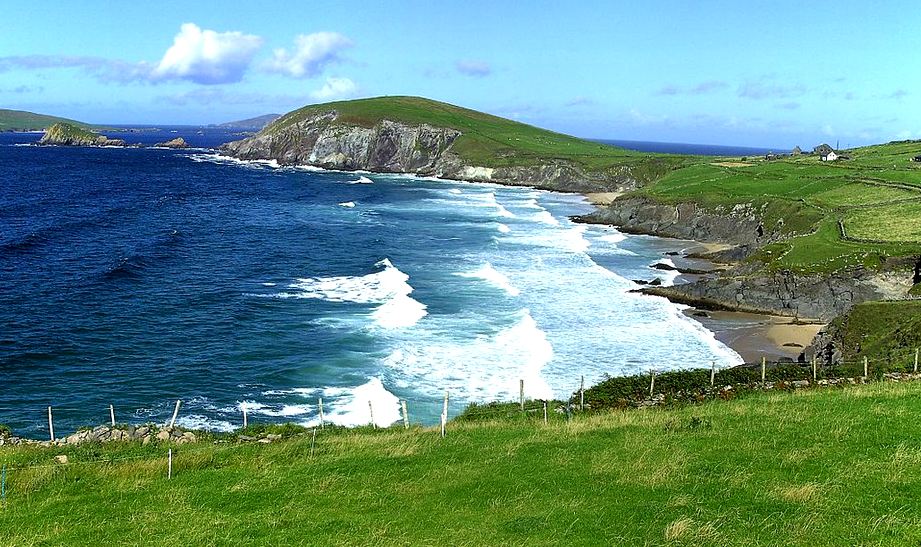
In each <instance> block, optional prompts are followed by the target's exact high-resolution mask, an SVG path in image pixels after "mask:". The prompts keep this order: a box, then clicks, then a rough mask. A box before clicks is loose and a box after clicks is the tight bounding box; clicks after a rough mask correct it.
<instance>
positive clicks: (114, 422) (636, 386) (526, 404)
mask: <svg viewBox="0 0 921 547" xmlns="http://www.w3.org/2000/svg"><path fill="white" fill-rule="evenodd" d="M760 365H761V367H760V382H765V383H770V382H794V381H800V382H802V381H804V380H805V381H810V380H811V381H814V382H819V381H824V380H830V379H841V378H860V379H861V381H868V380H870V379H880V378H881V376H882V375H884V374H886V373H906V372H907V373H917V372H918V367H919V350H917V349H910V348H906V349H904V350H902V351H899V352H891V353H889V354H886V355H884V356H880V357H876V358H873V359H870V358H869V357H864V358H862V359H857V360H854V359H851V360H845V361H839V362H836V363H834V364H823V363H822V362H821V361H820V360H819V359H818V358H817V356H813V358H812V361H811V362H805V363H803V362H801V363H790V362H771V363H768V362H767V360H766V359H763V360H762V362H761V364H760ZM757 367H758V365H757V364H748V365H743V366H740V367H718V366H717V365H716V363H715V362H714V363H712V364H711V367H710V368H709V369H701V368H697V369H679V370H668V371H661V372H660V371H659V370H657V369H654V368H653V369H650V370H649V371H648V373H647V374H639V375H633V376H629V377H614V378H610V377H606V378H605V379H603V380H602V381H601V382H599V383H598V384H596V385H595V386H593V387H591V388H588V389H586V388H585V377H584V376H582V377H581V381H580V382H573V385H574V387H575V389H574V391H573V393H572V395H571V396H570V397H568V398H566V399H549V398H548V399H531V398H528V397H526V395H525V394H526V391H525V385H524V380H521V381H520V384H519V397H518V400H517V401H505V402H493V403H485V404H483V403H470V404H467V405H466V406H465V407H464V408H463V409H462V411H460V412H458V411H457V410H456V404H455V407H454V409H455V410H454V413H453V415H451V406H450V405H449V402H450V393H446V394H445V396H444V397H443V398H434V397H424V398H400V399H399V402H398V403H397V406H398V412H397V414H396V416H397V417H396V418H394V416H395V413H394V409H393V406H392V405H391V404H388V405H387V406H386V407H381V406H378V407H377V408H375V402H373V401H370V400H368V401H367V416H366V420H363V419H362V418H361V415H360V414H361V413H360V412H356V411H355V410H354V409H353V411H352V413H351V415H350V416H349V420H348V423H347V425H350V426H358V427H361V426H368V427H372V428H376V427H388V426H394V425H395V426H399V425H401V424H402V425H403V426H404V427H409V426H410V425H413V426H431V425H439V424H440V426H441V430H442V434H444V430H445V427H446V425H445V424H446V422H447V421H448V420H449V419H454V418H460V419H464V420H475V419H479V418H488V417H500V416H505V417H509V416H514V415H519V416H523V417H532V416H538V417H540V416H541V415H543V419H544V420H545V421H546V420H547V419H548V417H549V416H550V415H554V414H565V415H567V416H569V415H571V414H572V413H573V412H576V411H583V410H584V409H585V407H586V394H587V393H597V392H598V391H599V390H600V389H602V388H603V386H604V385H605V382H615V383H620V384H629V386H630V388H631V389H632V390H633V394H634V395H633V396H634V398H636V397H645V396H646V395H647V393H646V392H647V390H646V388H645V386H646V385H647V384H648V397H649V398H652V397H654V396H656V395H658V394H663V393H668V392H669V391H675V390H676V389H680V388H681V387H682V385H684V387H695V388H696V387H701V386H702V387H704V388H705V387H706V378H705V374H707V373H709V383H710V386H711V387H713V386H716V385H717V384H727V383H729V385H732V384H733V383H736V384H737V383H743V382H746V383H749V384H751V383H753V382H758V381H759V374H758V369H757ZM692 376H693V378H691V377H692ZM676 378H677V380H676ZM657 380H658V385H656V383H657ZM640 387H642V389H640ZM174 402H175V406H173V404H172V403H173V401H170V402H168V403H165V404H160V405H157V408H161V409H165V408H169V409H170V411H171V412H170V418H169V419H168V420H165V421H164V420H163V417H164V414H165V413H164V412H163V410H161V411H160V412H159V413H158V415H157V416H156V417H154V419H151V416H149V415H143V414H142V413H140V412H139V411H136V410H135V411H132V412H129V413H128V414H127V416H128V419H127V420H126V419H125V414H124V413H123V412H120V411H119V408H117V407H115V405H97V408H96V409H91V407H80V406H74V405H72V404H69V405H64V406H56V405H48V406H37V405H34V404H33V405H29V406H27V407H23V406H10V405H0V424H3V423H4V422H3V416H4V415H5V414H10V413H16V414H17V415H20V416H21V415H23V414H29V415H33V416H36V417H38V416H42V421H41V422H39V421H38V420H36V421H35V422H34V423H36V424H38V423H44V424H45V425H43V426H33V427H32V428H31V430H32V431H42V430H43V431H44V432H45V434H46V435H47V436H46V437H45V438H46V439H47V442H50V443H54V442H59V443H60V442H61V441H62V440H64V439H65V438H66V437H67V436H59V435H57V434H56V433H59V432H60V431H55V422H56V421H58V422H59V423H60V422H63V423H64V424H67V426H69V427H73V425H74V423H75V422H77V421H82V422H86V421H87V420H90V421H91V422H94V425H98V424H106V425H108V426H111V427H118V428H123V429H124V428H131V427H142V426H147V425H152V426H154V427H158V428H163V427H173V426H175V425H176V424H177V422H178V423H180V424H181V423H183V421H182V418H183V417H184V416H183V415H182V414H181V411H183V410H185V409H183V408H182V404H183V402H182V401H181V400H175V401H174ZM362 403H363V401H362ZM279 404H281V403H279ZM378 404H379V403H378ZM300 406H302V407H303V408H302V410H303V413H301V414H297V415H292V416H287V417H289V418H295V419H296V423H297V424H299V425H302V426H305V427H321V428H322V427H324V426H327V425H330V426H336V425H343V424H344V420H343V419H342V417H341V415H336V414H335V413H333V414H330V413H329V412H328V411H329V410H330V409H331V408H330V406H329V401H327V407H326V410H327V413H325V414H324V402H323V399H322V398H317V399H316V400H313V401H306V404H301V405H300ZM149 408H150V407H149V406H148V407H145V412H146V411H147V410H149ZM88 410H90V411H89V412H88ZM195 412H201V410H200V409H195ZM375 412H377V413H378V414H377V416H378V419H377V420H376V419H375ZM516 413H517V414H516ZM68 414H71V415H74V414H75V415H76V416H77V417H76V418H75V417H73V416H70V417H68ZM91 416H97V417H98V419H94V418H91ZM219 416H220V418H221V419H222V421H223V423H228V424H230V429H229V430H227V429H226V428H225V430H224V431H223V432H224V433H232V432H234V431H237V432H238V431H240V430H243V429H245V428H247V427H248V426H251V425H260V424H262V425H267V424H279V423H285V422H283V421H281V420H278V419H277V418H279V417H284V416H279V415H278V413H269V414H266V413H265V412H264V409H263V412H262V413H260V412H259V410H258V409H255V408H249V407H248V405H247V403H246V402H245V401H243V402H238V403H237V405H236V412H226V411H224V412H221V413H220V414H219ZM418 416H422V417H423V418H422V419H420V418H418ZM414 417H415V418H414ZM45 418H46V419H45ZM62 418H63V419H62ZM436 419H437V421H435V420H436ZM288 422H289V423H290V422H291V420H288ZM82 429H87V428H85V427H84V428H79V429H78V431H79V430H82ZM184 429H187V430H188V429H192V430H194V428H184ZM12 433H13V432H11V431H9V430H8V429H7V430H6V431H4V429H3V428H2V426H0V437H2V436H3V435H4V434H6V436H7V437H9V436H11V435H12Z"/></svg>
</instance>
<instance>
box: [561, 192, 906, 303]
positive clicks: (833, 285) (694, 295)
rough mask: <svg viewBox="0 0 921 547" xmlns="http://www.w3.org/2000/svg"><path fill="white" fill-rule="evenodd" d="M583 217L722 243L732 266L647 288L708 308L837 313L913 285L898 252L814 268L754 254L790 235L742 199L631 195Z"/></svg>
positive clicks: (717, 255) (900, 294)
mask: <svg viewBox="0 0 921 547" xmlns="http://www.w3.org/2000/svg"><path fill="white" fill-rule="evenodd" d="M576 220H578V221H582V222H591V223H601V224H610V225H613V226H617V227H618V228H619V229H620V230H622V231H624V232H626V233H638V234H649V235H656V236H662V237H674V238H681V239H692V240H695V241H701V242H705V243H722V244H725V245H726V248H724V249H721V250H718V251H715V252H712V253H709V254H708V255H707V258H710V259H712V260H714V261H717V262H722V263H725V264H727V265H728V266H729V267H728V268H726V269H725V270H723V271H721V272H719V274H718V275H714V276H709V277H704V278H702V279H699V280H697V281H695V282H693V283H688V284H684V285H677V286H673V287H651V288H646V289H643V291H642V292H644V293H647V294H655V295H659V296H665V297H667V298H669V299H670V300H672V301H675V302H679V303H683V304H688V305H693V306H697V307H700V308H704V309H724V310H738V311H751V312H758V313H772V314H780V315H789V316H793V317H798V318H802V319H817V320H821V321H829V320H831V319H832V318H834V317H836V316H838V315H840V314H842V313H845V312H847V311H848V310H849V309H850V308H851V307H852V306H853V305H854V304H858V303H861V302H866V301H871V300H887V299H901V298H904V297H905V296H906V295H907V293H908V291H909V290H910V289H911V287H912V264H913V262H912V260H911V259H903V260H891V261H890V262H889V263H887V264H884V265H883V267H882V268H881V269H879V270H870V269H866V268H859V267H858V268H853V269H850V270H848V271H841V272H834V273H821V274H818V273H816V274H808V273H801V272H795V271H792V270H784V269H778V268H772V267H766V266H765V265H764V264H763V263H760V262H759V261H757V260H752V259H751V257H752V256H753V255H754V254H755V253H757V252H758V251H759V250H760V249H761V248H762V247H764V246H765V245H768V244H770V243H773V242H775V241H779V240H782V239H783V238H784V237H787V236H786V235H785V234H783V233H782V232H781V231H780V230H779V229H777V227H776V225H775V227H774V229H768V228H766V227H765V224H766V223H765V222H764V218H763V210H762V209H760V208H758V207H756V206H753V205H752V206H746V205H736V206H733V207H726V208H717V209H714V210H708V209H704V208H701V207H700V206H698V205H697V204H695V203H679V204H664V203H660V202H657V201H655V200H654V199H651V198H648V197H629V196H625V197H623V198H620V199H618V200H615V201H614V202H613V203H612V204H611V205H609V206H607V207H604V208H601V209H599V210H597V211H596V212H594V213H592V214H590V215H586V216H584V217H579V218H576Z"/></svg>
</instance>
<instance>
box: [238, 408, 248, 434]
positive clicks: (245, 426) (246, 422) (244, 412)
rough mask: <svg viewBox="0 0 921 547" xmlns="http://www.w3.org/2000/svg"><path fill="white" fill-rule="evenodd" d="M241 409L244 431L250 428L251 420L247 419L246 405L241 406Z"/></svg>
mask: <svg viewBox="0 0 921 547" xmlns="http://www.w3.org/2000/svg"><path fill="white" fill-rule="evenodd" d="M240 408H241V409H242V410H243V429H246V428H247V427H249V420H248V419H247V417H246V403H243V404H242V405H240Z"/></svg>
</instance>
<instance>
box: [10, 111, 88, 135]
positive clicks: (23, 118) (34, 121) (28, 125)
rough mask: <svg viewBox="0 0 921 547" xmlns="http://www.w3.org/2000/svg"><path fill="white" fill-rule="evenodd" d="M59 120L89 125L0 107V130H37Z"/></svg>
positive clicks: (86, 126)
mask: <svg viewBox="0 0 921 547" xmlns="http://www.w3.org/2000/svg"><path fill="white" fill-rule="evenodd" d="M59 122H65V123H69V124H73V125H76V126H78V127H83V128H89V127H91V126H90V125H89V124H85V123H83V122H78V121H74V120H69V119H67V118H58V117H56V116H46V115H45V114H35V113H34V112H26V111H24V110H6V109H2V108H0V131H39V130H42V129H47V128H48V127H49V126H51V125H54V124H56V123H59Z"/></svg>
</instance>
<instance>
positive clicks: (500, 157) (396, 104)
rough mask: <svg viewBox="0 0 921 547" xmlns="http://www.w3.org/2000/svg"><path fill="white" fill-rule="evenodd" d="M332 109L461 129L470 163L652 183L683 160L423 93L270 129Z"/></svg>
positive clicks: (459, 150)
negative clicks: (553, 163)
mask: <svg viewBox="0 0 921 547" xmlns="http://www.w3.org/2000/svg"><path fill="white" fill-rule="evenodd" d="M327 111H336V112H338V114H339V118H338V120H337V123H339V124H343V125H357V126H361V127H373V126H374V125H375V124H377V123H378V122H380V121H381V120H390V121H395V122H401V123H404V124H407V125H420V124H428V125H431V126H435V127H448V128H452V129H456V130H458V131H460V132H461V133H462V135H461V136H460V137H459V138H458V139H457V140H456V141H455V142H454V144H453V146H452V148H451V149H452V151H453V152H454V153H456V154H457V155H459V156H460V157H461V158H462V159H463V160H465V161H466V162H467V163H468V164H470V165H480V166H484V167H518V166H524V167H528V166H532V165H536V164H542V163H546V162H547V161H548V160H554V159H558V160H563V161H567V162H571V163H572V164H574V165H577V166H579V167H581V168H582V169H585V170H586V171H605V170H609V169H614V168H618V167H621V166H625V165H628V166H631V167H633V172H634V173H635V174H636V175H638V176H640V177H641V178H643V179H644V180H647V181H651V180H655V179H656V178H658V177H659V176H661V175H662V174H664V173H665V172H667V171H668V170H670V169H672V168H674V167H675V166H677V165H681V164H682V163H683V158H681V157H679V156H668V155H663V154H648V153H642V152H634V151H631V150H625V149H623V148H618V147H615V146H610V145H605V144H600V143H597V142H591V141H587V140H584V139H580V138H577V137H572V136H569V135H564V134H562V133H556V132H553V131H549V130H546V129H541V128H539V127H534V126H531V125H527V124H523V123H520V122H516V121H512V120H508V119H505V118H500V117H498V116H493V115H491V114H486V113H483V112H478V111H476V110H470V109H468V108H462V107H459V106H454V105H451V104H448V103H443V102H439V101H433V100H431V99H425V98H422V97H375V98H371V99H357V100H350V101H338V102H332V103H324V104H318V105H310V106H305V107H303V108H300V109H298V110H294V111H292V112H289V113H287V114H285V115H284V116H282V117H281V118H279V119H277V120H276V121H274V122H273V123H271V124H270V125H268V126H267V127H266V128H265V129H264V132H267V133H274V132H278V131H280V130H282V129H284V128H286V127H288V126H290V125H292V124H294V123H298V122H301V121H303V120H305V119H307V118H308V117H311V116H314V115H316V114H318V113H322V112H327Z"/></svg>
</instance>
